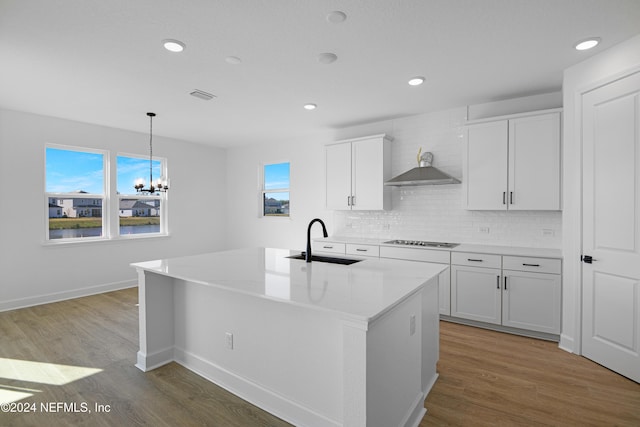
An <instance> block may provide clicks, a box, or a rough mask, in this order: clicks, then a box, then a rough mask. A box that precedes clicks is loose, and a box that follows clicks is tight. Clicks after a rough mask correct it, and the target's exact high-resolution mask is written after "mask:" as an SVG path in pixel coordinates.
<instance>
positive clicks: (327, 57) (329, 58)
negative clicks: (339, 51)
mask: <svg viewBox="0 0 640 427" xmlns="http://www.w3.org/2000/svg"><path fill="white" fill-rule="evenodd" d="M336 59H338V55H336V54H335V53H331V52H326V53H321V54H320V55H318V62H319V63H321V64H331V63H332V62H336Z"/></svg>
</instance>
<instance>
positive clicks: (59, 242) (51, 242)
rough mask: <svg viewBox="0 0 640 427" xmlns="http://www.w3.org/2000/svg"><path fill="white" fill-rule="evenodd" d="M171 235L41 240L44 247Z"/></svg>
mask: <svg viewBox="0 0 640 427" xmlns="http://www.w3.org/2000/svg"><path fill="white" fill-rule="evenodd" d="M169 237H171V235H170V234H168V233H163V234H159V233H156V234H139V235H128V236H118V237H113V238H111V239H107V238H77V239H73V240H71V239H65V240H62V239H60V240H47V241H44V242H42V246H45V247H67V246H77V245H100V244H109V243H121V242H127V241H136V240H150V239H151V240H153V239H167V238H169Z"/></svg>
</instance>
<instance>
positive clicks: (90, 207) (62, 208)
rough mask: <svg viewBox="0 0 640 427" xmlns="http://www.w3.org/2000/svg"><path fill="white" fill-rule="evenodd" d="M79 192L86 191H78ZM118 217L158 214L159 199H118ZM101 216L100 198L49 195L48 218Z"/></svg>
mask: <svg viewBox="0 0 640 427" xmlns="http://www.w3.org/2000/svg"><path fill="white" fill-rule="evenodd" d="M79 193H86V192H84V191H79ZM119 211H120V217H152V216H159V215H160V200H157V199H155V200H140V199H120V206H119ZM88 217H94V218H99V217H102V199H101V198H84V197H73V198H66V199H65V198H56V197H49V218H88Z"/></svg>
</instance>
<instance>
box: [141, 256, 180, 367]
mask: <svg viewBox="0 0 640 427" xmlns="http://www.w3.org/2000/svg"><path fill="white" fill-rule="evenodd" d="M137 271H138V308H139V322H140V329H139V335H140V350H139V351H138V354H137V363H136V367H137V368H139V369H140V370H142V371H145V372H146V371H149V370H151V369H155V368H157V367H160V366H162V365H165V364H167V363H169V362H171V361H173V350H174V314H173V313H174V311H173V292H174V290H173V287H174V286H173V282H174V279H173V278H171V277H167V276H163V275H160V274H155V273H152V272H149V271H145V270H143V269H141V268H138V269H137Z"/></svg>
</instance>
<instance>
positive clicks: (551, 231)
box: [542, 228, 556, 237]
mask: <svg viewBox="0 0 640 427" xmlns="http://www.w3.org/2000/svg"><path fill="white" fill-rule="evenodd" d="M542 235H543V236H544V237H553V236H555V235H556V232H555V230H554V229H553V228H543V229H542Z"/></svg>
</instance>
